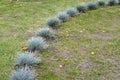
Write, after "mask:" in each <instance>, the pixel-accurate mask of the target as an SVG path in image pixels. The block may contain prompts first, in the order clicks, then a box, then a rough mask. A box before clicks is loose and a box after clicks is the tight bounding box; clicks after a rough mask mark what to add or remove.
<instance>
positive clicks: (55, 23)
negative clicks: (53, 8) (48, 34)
mask: <svg viewBox="0 0 120 80" xmlns="http://www.w3.org/2000/svg"><path fill="white" fill-rule="evenodd" d="M46 25H47V26H49V27H51V28H53V29H57V28H58V27H59V26H60V21H59V19H57V18H50V19H48V20H47V22H46Z"/></svg>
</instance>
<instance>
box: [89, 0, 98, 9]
mask: <svg viewBox="0 0 120 80" xmlns="http://www.w3.org/2000/svg"><path fill="white" fill-rule="evenodd" d="M87 8H88V10H96V9H97V8H98V6H97V4H96V3H94V2H90V3H88V4H87Z"/></svg>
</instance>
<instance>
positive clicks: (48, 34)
mask: <svg viewBox="0 0 120 80" xmlns="http://www.w3.org/2000/svg"><path fill="white" fill-rule="evenodd" d="M36 35H37V36H40V37H43V38H45V39H46V40H48V39H51V40H53V39H55V32H54V31H53V30H52V29H50V28H42V29H39V30H38V32H37V33H36Z"/></svg>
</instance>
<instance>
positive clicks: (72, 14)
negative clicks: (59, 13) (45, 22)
mask: <svg viewBox="0 0 120 80" xmlns="http://www.w3.org/2000/svg"><path fill="white" fill-rule="evenodd" d="M66 13H67V14H68V15H69V16H70V17H74V16H76V15H77V14H78V12H77V10H76V9H75V8H70V9H67V11H66Z"/></svg>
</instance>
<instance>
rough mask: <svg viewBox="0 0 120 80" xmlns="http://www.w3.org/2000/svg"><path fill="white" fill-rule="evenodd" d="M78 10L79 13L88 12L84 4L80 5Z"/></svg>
mask: <svg viewBox="0 0 120 80" xmlns="http://www.w3.org/2000/svg"><path fill="white" fill-rule="evenodd" d="M76 8H77V10H78V12H82V13H86V11H87V6H86V5H83V4H80V5H78V6H77V7H76Z"/></svg>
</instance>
